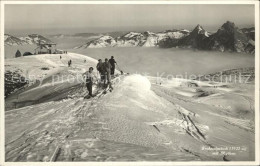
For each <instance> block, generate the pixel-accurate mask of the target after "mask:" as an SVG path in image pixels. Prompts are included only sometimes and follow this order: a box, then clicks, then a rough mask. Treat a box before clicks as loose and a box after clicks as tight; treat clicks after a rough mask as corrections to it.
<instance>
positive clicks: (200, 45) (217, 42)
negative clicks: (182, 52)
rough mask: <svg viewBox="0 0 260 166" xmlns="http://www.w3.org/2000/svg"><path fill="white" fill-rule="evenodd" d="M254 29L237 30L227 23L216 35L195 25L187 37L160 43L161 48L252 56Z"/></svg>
mask: <svg viewBox="0 0 260 166" xmlns="http://www.w3.org/2000/svg"><path fill="white" fill-rule="evenodd" d="M254 35H255V34H254V28H244V29H239V28H238V27H236V26H235V24H234V23H232V22H230V21H227V22H226V23H224V24H223V25H222V26H221V28H220V29H218V31H217V32H216V33H213V34H210V33H209V32H207V31H206V30H204V29H203V28H202V26H200V25H197V26H196V27H195V28H194V30H193V31H192V32H191V33H189V34H188V35H187V36H185V37H183V38H181V39H179V40H176V39H171V38H167V39H165V40H163V41H162V42H161V43H160V46H161V47H166V48H169V47H189V48H195V49H201V50H217V51H222V52H223V51H231V52H246V53H250V54H253V53H254V50H255V45H254Z"/></svg>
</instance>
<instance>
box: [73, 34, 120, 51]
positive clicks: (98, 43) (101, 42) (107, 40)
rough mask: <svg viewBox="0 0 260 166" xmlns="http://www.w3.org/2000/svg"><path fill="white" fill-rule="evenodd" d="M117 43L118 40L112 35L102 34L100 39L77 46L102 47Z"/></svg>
mask: <svg viewBox="0 0 260 166" xmlns="http://www.w3.org/2000/svg"><path fill="white" fill-rule="evenodd" d="M115 45H116V41H115V39H114V38H113V37H111V36H101V37H100V38H98V39H95V40H92V41H90V42H87V43H86V44H84V45H81V46H78V47H75V49H77V48H101V47H113V46H115Z"/></svg>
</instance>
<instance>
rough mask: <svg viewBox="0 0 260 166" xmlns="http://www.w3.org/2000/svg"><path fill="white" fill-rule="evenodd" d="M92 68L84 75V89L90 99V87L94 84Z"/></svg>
mask: <svg viewBox="0 0 260 166" xmlns="http://www.w3.org/2000/svg"><path fill="white" fill-rule="evenodd" d="M93 70H94V69H93V67H90V68H89V70H88V71H87V72H86V73H85V74H86V87H87V89H88V92H89V93H88V95H89V96H90V97H93V94H92V85H93V82H94V77H95V76H94V74H93Z"/></svg>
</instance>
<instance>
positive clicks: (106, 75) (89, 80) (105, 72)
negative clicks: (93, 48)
mask: <svg viewBox="0 0 260 166" xmlns="http://www.w3.org/2000/svg"><path fill="white" fill-rule="evenodd" d="M115 64H116V61H115V59H114V57H113V56H111V58H110V59H109V60H108V59H107V58H106V59H105V62H102V60H101V59H99V60H98V64H97V66H96V68H97V71H98V73H99V75H100V84H99V85H100V86H103V88H107V87H108V86H109V88H110V89H111V90H112V89H113V87H112V84H111V77H114V74H115ZM93 70H94V68H93V67H90V68H89V70H88V71H87V72H86V73H85V75H86V87H87V89H88V92H89V94H88V96H89V97H93V94H92V86H93V82H94V79H95V78H96V77H95V75H94V74H93Z"/></svg>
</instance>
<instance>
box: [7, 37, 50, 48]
mask: <svg viewBox="0 0 260 166" xmlns="http://www.w3.org/2000/svg"><path fill="white" fill-rule="evenodd" d="M39 41H40V42H41V43H53V42H52V41H51V40H50V39H47V38H46V37H44V36H42V35H38V34H30V35H28V36H26V37H14V36H11V35H8V34H5V40H4V42H5V45H8V46H14V45H26V44H30V45H32V44H38V43H39Z"/></svg>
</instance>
